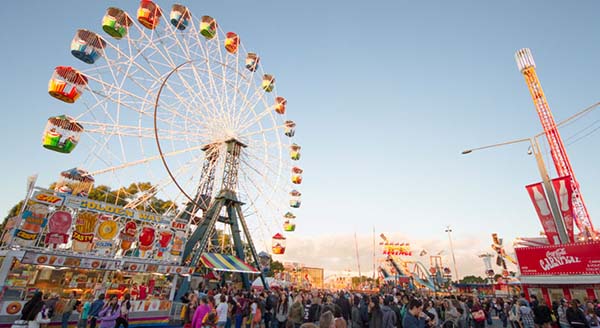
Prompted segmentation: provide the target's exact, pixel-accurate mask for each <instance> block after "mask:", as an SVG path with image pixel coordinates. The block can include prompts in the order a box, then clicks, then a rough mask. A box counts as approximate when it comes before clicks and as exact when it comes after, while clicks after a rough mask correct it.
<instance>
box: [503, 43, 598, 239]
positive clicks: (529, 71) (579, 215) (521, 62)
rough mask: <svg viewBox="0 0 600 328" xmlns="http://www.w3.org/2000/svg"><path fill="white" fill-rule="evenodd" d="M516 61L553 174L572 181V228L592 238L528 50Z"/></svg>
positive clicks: (518, 53) (523, 51) (588, 219)
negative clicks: (538, 120)
mask: <svg viewBox="0 0 600 328" xmlns="http://www.w3.org/2000/svg"><path fill="white" fill-rule="evenodd" d="M515 59H516V61H517V65H518V67H519V70H520V71H521V73H522V74H523V76H524V77H525V82H526V83H527V87H528V88H529V92H530V94H531V97H532V98H533V103H534V105H535V108H536V111H537V113H538V116H539V118H540V121H541V123H542V127H543V129H544V133H545V135H546V139H547V140H548V144H549V145H550V154H551V155H552V160H553V161H554V167H555V168H556V173H557V174H558V176H559V177H565V176H569V177H570V178H571V186H572V190H573V197H572V206H573V214H574V215H573V218H574V221H575V225H576V226H577V229H579V231H580V232H581V233H582V234H583V236H584V237H588V238H590V237H595V236H596V231H595V230H594V227H593V225H592V220H591V219H590V216H589V213H588V211H587V207H586V206H585V202H584V201H583V196H582V195H581V192H580V190H579V183H578V182H577V179H576V178H575V173H574V172H573V167H572V166H571V162H570V161H569V156H568V155H567V151H566V150H565V146H564V144H563V141H562V138H561V137H560V133H559V131H558V128H557V126H556V122H555V121H554V117H553V116H552V111H551V110H550V106H548V102H547V100H546V96H545V94H544V91H543V90H542V86H541V84H540V81H539V79H538V77H537V74H536V71H535V62H534V61H533V56H532V55H531V50H530V49H529V48H523V49H521V50H519V51H517V52H516V54H515Z"/></svg>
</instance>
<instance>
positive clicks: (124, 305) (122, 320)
mask: <svg viewBox="0 0 600 328" xmlns="http://www.w3.org/2000/svg"><path fill="white" fill-rule="evenodd" d="M119 309H120V311H121V315H119V317H118V318H117V320H116V323H115V328H119V327H120V326H121V325H123V327H124V328H129V312H130V311H131V295H130V294H129V293H125V295H123V301H122V302H121V306H120V307H119Z"/></svg>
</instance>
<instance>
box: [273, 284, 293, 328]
mask: <svg viewBox="0 0 600 328" xmlns="http://www.w3.org/2000/svg"><path fill="white" fill-rule="evenodd" d="M290 307H291V305H290V298H289V297H288V296H287V295H286V294H285V293H281V295H280V297H279V300H277V306H275V321H274V322H273V323H274V326H275V327H274V328H285V327H286V323H287V321H288V315H289V313H290Z"/></svg>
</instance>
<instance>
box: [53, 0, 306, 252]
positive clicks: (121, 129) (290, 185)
mask: <svg viewBox="0 0 600 328" xmlns="http://www.w3.org/2000/svg"><path fill="white" fill-rule="evenodd" d="M169 9H170V12H169V11H168V9H167V8H161V7H159V5H158V4H156V3H154V2H152V1H146V0H144V1H141V3H140V5H139V7H138V8H137V12H136V15H130V14H128V13H127V12H126V11H125V10H123V9H120V8H114V7H111V8H108V9H107V11H106V12H105V13H104V16H103V18H102V13H99V16H98V21H99V22H98V23H99V24H98V31H90V30H84V29H80V30H77V31H76V32H75V33H74V37H73V39H72V42H71V45H70V51H71V54H72V55H73V56H74V58H73V65H72V66H58V67H56V68H55V70H54V72H53V74H52V77H51V79H50V82H49V85H48V92H49V94H50V96H52V97H54V98H56V99H57V100H58V101H61V102H63V103H64V106H58V105H57V106H55V107H54V108H56V109H60V110H61V111H62V113H56V114H57V115H56V116H53V117H51V118H50V119H49V120H48V123H47V126H46V129H45V131H44V136H43V140H42V143H43V146H44V147H45V148H47V149H49V150H53V151H56V152H59V153H64V154H69V155H68V156H71V158H68V159H66V160H65V161H66V162H68V163H69V166H73V165H75V164H77V165H78V166H79V167H81V168H84V169H85V170H87V172H88V174H89V175H90V176H93V177H94V179H95V180H96V184H97V185H99V184H106V185H109V186H125V185H129V184H130V183H134V182H143V181H149V182H151V184H152V185H153V187H152V188H151V189H150V190H145V192H144V193H140V194H138V195H137V196H136V198H133V199H130V198H127V195H123V197H124V198H126V202H127V204H126V205H125V206H126V207H137V208H143V209H144V210H146V211H151V212H155V213H160V214H165V215H172V216H178V217H180V218H181V217H184V218H186V219H187V220H188V221H189V222H190V223H191V224H193V225H196V224H198V223H199V221H200V220H201V216H202V214H201V213H202V211H206V210H207V209H208V208H209V206H210V203H211V202H212V201H214V199H215V197H217V196H218V194H219V192H220V191H222V190H224V189H227V190H231V191H233V192H235V194H236V197H237V198H238V199H239V200H240V202H241V203H243V206H242V209H243V215H244V216H245V217H246V219H247V220H248V226H249V229H250V231H251V234H252V235H253V236H254V238H255V240H256V241H257V244H258V245H259V246H263V247H269V248H271V242H272V238H271V236H272V235H273V234H275V235H279V236H282V235H281V234H280V232H283V231H284V230H285V231H287V232H291V231H294V230H295V223H294V220H293V219H294V218H295V214H294V213H293V211H294V210H295V209H296V208H298V207H300V202H301V198H300V197H301V193H300V192H299V191H298V190H297V189H298V185H299V184H301V182H302V169H301V168H300V167H299V166H298V164H297V161H298V160H299V159H300V149H301V148H300V146H299V145H297V144H295V143H293V142H292V137H293V136H294V134H295V128H296V124H295V122H294V121H292V120H289V119H287V118H286V111H287V108H286V107H287V100H286V99H285V98H284V97H282V96H280V95H278V89H277V88H276V79H275V76H274V74H271V73H270V72H267V71H263V66H262V61H261V60H260V56H259V55H258V54H257V53H256V52H253V50H252V49H247V48H246V47H245V46H244V44H243V43H242V42H241V39H242V37H243V35H239V34H237V33H234V32H229V31H224V30H222V29H221V28H220V26H219V25H218V23H217V20H216V19H215V18H212V17H210V16H206V15H205V16H196V15H195V14H194V15H193V14H192V13H191V11H190V10H188V8H186V7H185V6H183V5H179V4H175V5H173V6H172V8H169ZM100 23H101V24H100ZM100 27H101V29H100ZM67 45H68V43H67V44H66V46H67ZM65 50H67V48H66V47H65ZM153 197H156V198H160V199H164V200H170V201H172V202H169V203H167V204H166V205H165V204H163V206H162V207H161V208H157V207H156V204H154V205H153V204H152V203H150V202H148V200H149V199H151V198H153ZM224 229H225V228H224ZM279 246H281V244H279ZM273 250H274V252H275V253H280V254H282V253H283V252H285V245H284V248H283V251H282V249H281V248H275V247H274V245H273Z"/></svg>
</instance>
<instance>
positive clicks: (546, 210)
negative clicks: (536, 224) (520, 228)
mask: <svg viewBox="0 0 600 328" xmlns="http://www.w3.org/2000/svg"><path fill="white" fill-rule="evenodd" d="M525 189H527V193H529V197H530V198H531V201H532V202H533V207H535V211H536V212H537V214H538V217H539V219H540V223H542V228H544V233H545V234H546V238H547V239H548V243H550V245H556V244H560V237H559V235H558V230H557V228H556V223H555V222H554V217H553V216H552V211H551V210H550V204H549V203H548V199H547V198H546V195H545V194H544V187H543V186H542V183H541V182H538V183H534V184H531V185H528V186H525Z"/></svg>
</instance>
